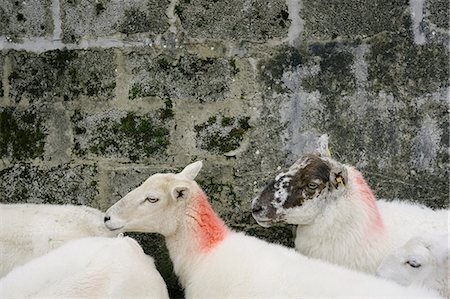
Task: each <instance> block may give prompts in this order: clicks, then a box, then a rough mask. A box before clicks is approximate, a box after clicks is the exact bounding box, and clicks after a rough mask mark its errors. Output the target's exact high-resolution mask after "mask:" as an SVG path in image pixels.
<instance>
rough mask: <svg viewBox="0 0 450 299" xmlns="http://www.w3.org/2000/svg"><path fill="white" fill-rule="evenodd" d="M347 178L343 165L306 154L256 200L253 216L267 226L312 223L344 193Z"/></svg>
mask: <svg viewBox="0 0 450 299" xmlns="http://www.w3.org/2000/svg"><path fill="white" fill-rule="evenodd" d="M346 181H347V172H346V169H345V167H344V166H343V165H341V164H339V163H337V162H335V161H333V160H331V159H329V158H324V157H320V156H319V155H318V154H308V155H305V156H304V157H302V158H300V159H299V160H297V161H296V162H295V163H294V164H293V165H292V166H291V167H290V168H289V170H288V171H287V172H282V173H280V174H278V175H277V176H276V178H275V180H272V181H271V182H270V183H269V184H268V185H267V186H266V187H265V189H264V190H263V192H262V193H261V195H259V196H258V197H256V198H255V199H254V200H253V202H252V214H253V217H254V218H255V220H256V221H257V222H258V223H259V224H260V225H261V226H264V227H268V226H270V225H272V224H274V223H276V222H286V223H290V224H297V225H306V224H309V223H311V222H312V221H313V220H314V219H315V217H317V215H318V214H319V213H321V211H322V210H323V209H324V207H325V206H326V205H327V204H328V202H329V201H330V200H334V199H335V197H336V196H338V195H339V194H340V193H341V191H342V190H343V189H344V188H345V184H346Z"/></svg>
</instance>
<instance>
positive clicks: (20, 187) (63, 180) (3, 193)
mask: <svg viewBox="0 0 450 299" xmlns="http://www.w3.org/2000/svg"><path fill="white" fill-rule="evenodd" d="M96 173H97V171H96V167H95V165H69V164H64V165H59V166H55V167H50V168H49V167H39V166H35V165H31V164H28V163H19V164H14V165H13V166H12V167H10V168H7V169H4V170H1V171H0V198H1V199H2V200H3V201H6V202H9V203H24V202H29V203H43V204H83V205H90V204H92V203H93V202H94V200H95V197H96V195H97V193H98V190H97V184H96V183H93V182H95V181H96V178H95V175H96Z"/></svg>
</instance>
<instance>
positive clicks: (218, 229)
mask: <svg viewBox="0 0 450 299" xmlns="http://www.w3.org/2000/svg"><path fill="white" fill-rule="evenodd" d="M228 232H229V229H228V228H227V226H226V225H225V223H224V222H223V221H222V219H220V218H219V216H217V214H216V213H215V212H214V210H213V209H212V207H211V205H210V204H209V202H208V199H207V197H206V195H205V194H204V192H203V191H202V190H201V189H199V190H198V191H197V192H196V193H195V194H194V196H193V198H192V200H191V202H190V203H189V204H188V207H187V208H186V211H185V215H184V217H182V218H181V219H180V225H179V229H178V231H177V232H176V233H175V234H174V235H171V236H166V245H167V248H168V249H169V254H170V257H171V259H172V262H173V265H174V270H175V273H176V274H177V275H178V276H179V277H180V280H181V283H182V284H183V285H185V284H186V279H188V278H189V270H190V269H191V268H192V263H195V261H196V260H198V259H199V258H202V256H203V255H204V254H207V253H208V252H210V251H211V250H212V249H214V247H216V246H217V245H218V244H219V243H220V242H221V241H222V240H223V239H224V238H225V237H226V235H227V234H228Z"/></svg>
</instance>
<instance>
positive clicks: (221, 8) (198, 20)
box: [175, 0, 290, 41]
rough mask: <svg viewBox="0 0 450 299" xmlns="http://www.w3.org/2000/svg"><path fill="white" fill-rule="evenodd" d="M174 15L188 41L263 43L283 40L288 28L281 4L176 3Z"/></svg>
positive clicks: (277, 1)
mask: <svg viewBox="0 0 450 299" xmlns="http://www.w3.org/2000/svg"><path fill="white" fill-rule="evenodd" d="M175 13H176V15H177V16H178V17H179V19H180V21H181V25H182V26H183V28H184V29H185V30H186V31H187V35H188V36H189V37H192V38H212V39H226V40H256V41H265V40H268V39H270V38H277V37H284V36H286V35H287V31H288V27H289V25H290V21H289V18H288V15H289V14H288V9H287V6H286V2H285V1H282V0H272V1H271V0H256V1H224V0H219V1H208V0H180V1H179V2H178V4H177V5H176V6H175Z"/></svg>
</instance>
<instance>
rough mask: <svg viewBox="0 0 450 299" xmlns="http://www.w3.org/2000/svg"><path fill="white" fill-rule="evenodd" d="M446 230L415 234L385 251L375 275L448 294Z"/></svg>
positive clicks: (446, 295) (406, 284)
mask: <svg viewBox="0 0 450 299" xmlns="http://www.w3.org/2000/svg"><path fill="white" fill-rule="evenodd" d="M448 263H449V247H448V234H445V235H434V234H423V235H419V236H416V237H414V238H412V239H411V240H409V241H408V242H406V244H405V245H403V246H402V247H400V248H397V249H395V250H393V251H392V252H390V254H389V255H387V256H386V257H385V258H384V260H383V262H382V263H381V265H380V267H378V270H377V275H378V276H380V277H383V278H387V279H391V280H393V281H395V282H397V283H399V284H401V285H405V286H409V285H414V286H419V287H424V288H428V289H432V290H436V291H438V292H439V293H440V294H441V295H442V296H444V297H446V298H449V291H448V285H449V273H448V270H449V269H448Z"/></svg>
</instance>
